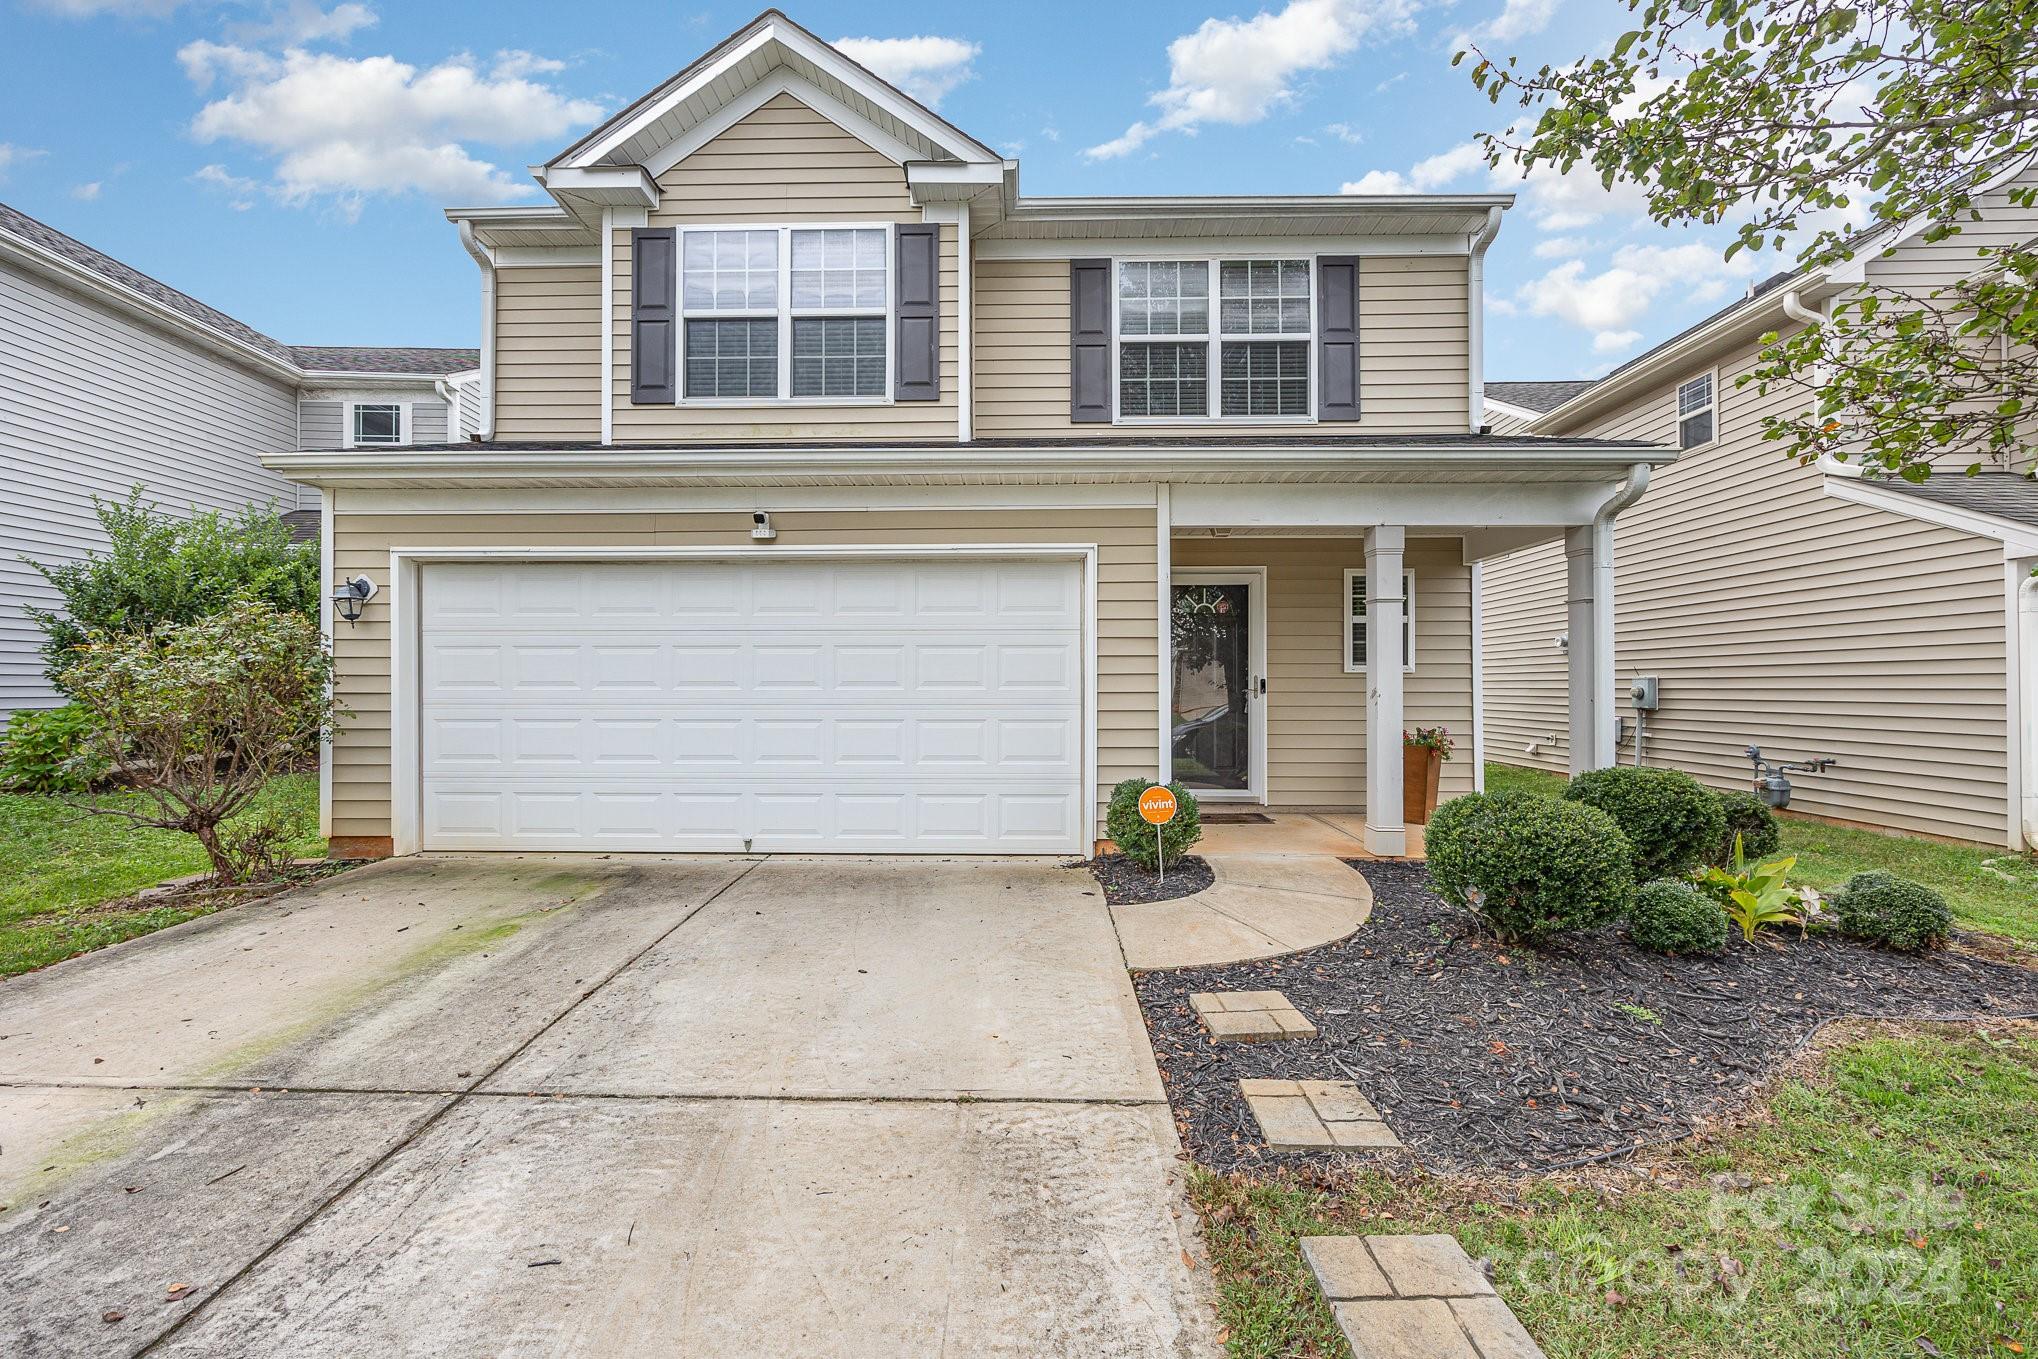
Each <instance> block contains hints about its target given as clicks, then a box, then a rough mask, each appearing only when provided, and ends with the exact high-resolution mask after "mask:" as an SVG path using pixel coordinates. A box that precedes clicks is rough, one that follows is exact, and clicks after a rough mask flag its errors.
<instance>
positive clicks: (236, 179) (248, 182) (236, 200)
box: [191, 165, 262, 212]
mask: <svg viewBox="0 0 2038 1359" xmlns="http://www.w3.org/2000/svg"><path fill="white" fill-rule="evenodd" d="M191 178H192V179H194V180H196V181H197V182H198V183H200V184H204V185H206V186H208V187H210V188H214V189H218V190H220V191H221V192H222V193H224V194H226V195H227V196H228V200H229V202H230V203H231V204H232V206H233V210H234V211H235V212H246V211H247V210H248V209H250V208H252V207H254V206H255V196H256V195H257V194H259V193H261V192H262V186H261V185H260V184H257V183H256V182H255V181H254V180H252V179H248V178H246V177H245V176H242V175H237V174H234V173H233V172H232V171H230V170H228V169H227V168H226V167H225V166H224V165H201V166H199V167H198V172H197V173H196V174H194V175H192V176H191Z"/></svg>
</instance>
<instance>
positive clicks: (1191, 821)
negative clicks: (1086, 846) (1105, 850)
mask: <svg viewBox="0 0 2038 1359" xmlns="http://www.w3.org/2000/svg"><path fill="white" fill-rule="evenodd" d="M1151 787H1153V782H1152V780H1150V779H1127V780H1125V781H1124V782H1123V783H1121V784H1119V785H1118V786H1117V787H1116V788H1113V789H1112V790H1111V801H1110V803H1109V804H1108V805H1107V806H1106V807H1105V809H1104V833H1105V834H1107V835H1109V836H1110V837H1111V842H1112V843H1113V844H1115V845H1117V846H1118V852H1119V853H1120V854H1123V855H1124V856H1125V857H1126V858H1128V859H1130V860H1132V861H1133V862H1134V863H1136V864H1138V865H1139V866H1140V867H1141V868H1144V869H1146V870H1148V871H1149V872H1151V871H1152V870H1153V868H1154V867H1155V865H1156V864H1158V863H1159V862H1160V854H1161V851H1162V850H1163V849H1165V850H1166V851H1167V861H1168V862H1169V863H1175V862H1176V861H1178V860H1179V859H1180V858H1181V857H1182V856H1183V855H1184V854H1187V853H1188V852H1189V847H1190V846H1191V845H1193V844H1195V843H1196V842H1197V841H1198V840H1201V839H1202V838H1203V820H1202V814H1201V813H1200V812H1199V811H1198V810H1197V807H1196V799H1195V797H1194V796H1193V795H1192V794H1191V793H1190V792H1189V790H1188V789H1186V788H1184V787H1183V786H1182V785H1181V784H1179V783H1171V784H1169V785H1168V786H1167V787H1168V791H1169V792H1171V793H1173V794H1174V795H1175V819H1174V820H1173V821H1170V822H1168V824H1167V825H1165V826H1153V825H1149V824H1148V823H1147V821H1146V820H1145V819H1144V818H1143V817H1141V816H1140V814H1139V795H1140V794H1141V793H1143V792H1145V791H1146V790H1147V789H1148V788H1151Z"/></svg>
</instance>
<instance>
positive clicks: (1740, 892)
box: [1698, 835, 1804, 944]
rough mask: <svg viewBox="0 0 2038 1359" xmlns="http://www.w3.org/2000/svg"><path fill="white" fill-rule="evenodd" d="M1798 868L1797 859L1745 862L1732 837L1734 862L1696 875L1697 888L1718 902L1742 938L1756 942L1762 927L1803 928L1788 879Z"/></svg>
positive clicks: (1744, 853)
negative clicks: (1784, 926)
mask: <svg viewBox="0 0 2038 1359" xmlns="http://www.w3.org/2000/svg"><path fill="white" fill-rule="evenodd" d="M1796 866H1797V856H1796V855H1795V854H1792V855H1788V856H1786V857H1784V858H1781V859H1769V860H1766V861H1764V862H1761V863H1755V864H1751V863H1749V862H1748V854H1747V846H1746V845H1745V844H1744V843H1743V842H1742V839H1741V837H1740V836H1738V835H1736V836H1735V837H1734V861H1733V863H1732V865H1730V866H1729V867H1727V868H1707V869H1705V870H1703V871H1702V872H1700V874H1699V875H1698V885H1699V887H1700V888H1702V889H1703V890H1704V891H1705V893H1706V894H1707V895H1708V896H1710V897H1712V898H1713V899H1714V900H1715V901H1717V902H1719V903H1720V905H1721V907H1722V908H1724V909H1725V911H1726V913H1727V919H1729V920H1731V921H1733V923H1734V924H1735V925H1737V926H1739V927H1740V931H1741V937H1742V938H1743V939H1745V940H1747V941H1748V942H1749V943H1751V944H1752V943H1754V942H1755V931H1757V930H1759V929H1761V928H1762V927H1763V926H1764V925H1796V926H1797V927H1798V928H1800V929H1802V928H1804V917H1802V916H1800V915H1799V914H1798V913H1797V911H1796V910H1795V909H1793V907H1794V906H1795V904H1796V901H1797V897H1796V894H1795V893H1793V892H1792V891H1791V890H1790V886H1789V884H1788V882H1787V879H1788V878H1789V876H1790V870H1791V869H1793V868H1795V867H1796Z"/></svg>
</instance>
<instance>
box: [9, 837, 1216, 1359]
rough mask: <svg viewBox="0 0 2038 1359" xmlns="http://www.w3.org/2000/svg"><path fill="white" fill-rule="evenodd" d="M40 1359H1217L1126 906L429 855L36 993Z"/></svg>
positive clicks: (1067, 888) (1044, 873)
mask: <svg viewBox="0 0 2038 1359" xmlns="http://www.w3.org/2000/svg"><path fill="white" fill-rule="evenodd" d="M0 1035H4V1036H0V1202H4V1203H6V1204H7V1205H8V1208H7V1211H6V1212H5V1213H4V1214H0V1332H4V1333H6V1334H9V1335H12V1336H14V1337H16V1339H15V1340H14V1341H13V1342H12V1344H11V1346H10V1348H9V1353H11V1354H20V1355H28V1356H43V1355H58V1354H94V1355H99V1354H117V1353H129V1354H131V1353H135V1352H137V1351H139V1350H141V1349H142V1348H144V1347H147V1346H151V1345H152V1344H153V1345H154V1347H155V1348H154V1349H153V1350H152V1351H151V1352H153V1353H163V1354H193V1355H218V1354H228V1353H231V1354H235V1355H262V1354H276V1355H286V1354H287V1355H292V1356H301V1355H356V1354H397V1353H411V1354H433V1355H489V1356H494V1355H525V1354H531V1355H535V1354H544V1355H548V1356H550V1355H574V1354H582V1355H603V1356H607V1355H623V1354H634V1353H643V1354H659V1355H664V1354H718V1355H719V1354H727V1355H743V1356H751V1355H803V1356H804V1355H872V1356H877V1355H882V1356H894V1355H901V1354H913V1355H922V1354H926V1355H937V1354H958V1355H959V1354H979V1353H1012V1354H1027V1355H1071V1356H1073V1355H1082V1356H1096V1355H1122V1356H1188V1355H1203V1354H1209V1353H1214V1352H1215V1350H1216V1341H1215V1338H1214V1333H1213V1332H1214V1322H1213V1320H1212V1290H1211V1286H1210V1283H1209V1276H1208V1273H1207V1270H1206V1269H1205V1268H1204V1267H1203V1266H1202V1265H1201V1264H1199V1263H1197V1262H1196V1260H1195V1258H1194V1257H1195V1255H1196V1253H1197V1252H1198V1250H1199V1247H1198V1244H1197V1241H1196V1238H1195V1234H1194V1229H1193V1223H1194V1216H1193V1214H1192V1213H1190V1212H1189V1210H1188V1209H1187V1207H1186V1206H1185V1204H1184V1203H1183V1200H1182V1198H1181V1194H1180V1184H1179V1176H1180V1173H1181V1164H1180V1162H1179V1160H1178V1159H1177V1158H1178V1155H1179V1144H1178V1142H1177V1140H1176V1136H1175V1132H1174V1128H1173V1125H1172V1122H1171V1119H1170V1116H1169V1113H1168V1109H1167V1105H1166V1103H1165V1100H1164V1097H1163V1094H1162V1090H1161V1086H1160V1082H1159V1079H1158V1075H1157V1073H1156V1071H1155V1068H1154V1064H1153V1057H1152V1052H1151V1049H1150V1048H1149V1046H1148V1044H1147V1040H1146V1034H1145V1029H1144V1026H1143V1024H1142V1021H1141V1019H1140V1015H1139V1011H1138V1008H1137V1006H1136V1004H1135V1003H1134V999H1133V995H1132V992H1131V988H1130V985H1129V982H1128V979H1127V977H1126V974H1125V971H1124V969H1123V967H1122V965H1121V963H1120V958H1119V953H1118V949H1117V946H1116V943H1115V940H1114V938H1113V934H1112V927H1111V922H1110V919H1109V917H1108V915H1107V913H1106V910H1105V908H1104V905H1103V901H1102V898H1101V896H1100V895H1097V894H1095V885H1094V883H1093V882H1092V880H1091V879H1090V878H1089V876H1088V874H1086V873H1083V872H1081V871H1080V870H1076V869H1068V868H1062V867H1058V866H1055V865H1053V864H1049V863H1044V862H1040V861H1013V860H1005V861H984V860H976V861H967V862H941V861H926V860H896V859H894V860H842V859H829V860H807V861H801V860H793V859H768V860H762V861H760V860H755V859H750V860H737V859H730V860H711V859H673V860H626V859H620V858H619V859H615V860H606V861H604V860H593V859H586V858H581V859H576V860H570V861H569V860H553V861H543V860H534V859H523V858H500V857H498V858H480V859H458V858H438V859H408V860H400V861H395V862H391V863H387V864H383V865H379V866H376V867H373V868H369V869H365V870H361V871H359V872H355V873H350V874H346V875H343V876H341V877H339V878H335V879H332V880H331V881H330V882H328V883H326V884H323V885H322V886H320V887H318V888H316V889H312V890H308V891H305V892H300V893H296V894H292V895H289V896H286V897H282V898H277V899H275V900H272V901H270V902H265V903H262V904H260V905H256V906H250V907H245V908H242V909H239V910H235V911H231V912H227V913H224V914H221V915H219V916H215V917H211V918H209V919H206V920H203V921H198V922H193V923H192V924H190V925H187V926H183V927H179V928H176V929H172V930H167V931H164V932H163V933H161V934H157V935H153V936H150V937H148V938H146V939H142V940H137V941H135V942H133V943H131V944H128V945H123V946H119V947H116V948H112V949H108V950H106V951H104V952H102V953H99V954H94V955H90V956H87V957H85V958H81V959H76V960H74V961H72V962H69V963H64V964H60V965H58V966H56V967H54V968H51V969H49V970H47V971H45V972H42V973H38V974H34V975H31V976H28V977H23V978H19V979H16V980H14V981H10V982H7V983H5V984H4V985H0Z"/></svg>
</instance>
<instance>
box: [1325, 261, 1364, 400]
mask: <svg viewBox="0 0 2038 1359" xmlns="http://www.w3.org/2000/svg"><path fill="white" fill-rule="evenodd" d="M1316 350H1317V368H1318V372H1319V375H1320V376H1319V380H1318V383H1317V389H1318V390H1317V394H1316V418H1317V419H1319V420H1356V419H1358V418H1359V257H1358V256H1357V255H1325V256H1323V257H1322V258H1321V259H1319V260H1317V261H1316Z"/></svg>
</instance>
